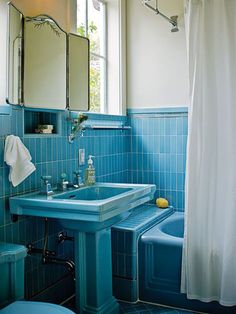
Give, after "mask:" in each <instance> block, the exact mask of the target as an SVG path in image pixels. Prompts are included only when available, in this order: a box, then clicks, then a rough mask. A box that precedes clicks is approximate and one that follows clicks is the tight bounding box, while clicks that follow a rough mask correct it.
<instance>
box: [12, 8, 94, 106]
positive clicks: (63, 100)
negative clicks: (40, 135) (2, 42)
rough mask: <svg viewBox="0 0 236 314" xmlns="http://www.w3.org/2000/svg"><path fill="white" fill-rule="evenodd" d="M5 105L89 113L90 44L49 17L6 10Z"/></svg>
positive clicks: (14, 9)
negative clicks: (6, 99)
mask: <svg viewBox="0 0 236 314" xmlns="http://www.w3.org/2000/svg"><path fill="white" fill-rule="evenodd" d="M8 29H9V31H8V56H9V60H8V101H9V103H11V104H20V105H23V106H25V107H30V108H44V109H61V110H62V109H70V110H74V111H77V110H78V111H87V110H88V109H89V40H88V39H87V38H85V37H81V36H78V35H74V34H67V33H66V32H65V31H63V30H62V29H61V28H60V27H59V25H58V24H57V23H56V21H54V20H53V19H52V18H51V17H49V16H47V15H39V16H36V17H25V16H23V15H22V14H21V12H20V11H18V10H17V9H16V8H15V7H14V6H13V5H11V4H9V25H8Z"/></svg>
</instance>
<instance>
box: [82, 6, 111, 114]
mask: <svg viewBox="0 0 236 314" xmlns="http://www.w3.org/2000/svg"><path fill="white" fill-rule="evenodd" d="M106 25H107V24H106V4H105V3H104V1H102V0H77V33H78V34H79V35H81V36H85V37H88V38H89V39H90V111H92V112H101V113H107V111H108V110H107V92H106V82H107V71H106V69H107V56H106V50H107V49H106V47H107V44H106Z"/></svg>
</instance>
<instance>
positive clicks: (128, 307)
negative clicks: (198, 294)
mask: <svg viewBox="0 0 236 314" xmlns="http://www.w3.org/2000/svg"><path fill="white" fill-rule="evenodd" d="M119 304H120V314H194V313H195V312H190V311H185V310H180V309H174V308H169V307H164V306H160V305H152V304H147V303H142V302H139V303H136V304H130V303H126V302H121V301H119ZM64 306H65V307H67V308H69V309H70V310H72V311H75V299H74V298H73V299H72V300H70V301H69V302H67V304H64ZM107 314H109V313H107Z"/></svg>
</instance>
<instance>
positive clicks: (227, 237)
mask: <svg viewBox="0 0 236 314" xmlns="http://www.w3.org/2000/svg"><path fill="white" fill-rule="evenodd" d="M185 5H186V29H187V45H188V59H189V76H190V99H191V106H190V110H189V138H188V156H187V178H186V214H185V216H186V217H185V218H186V220H185V237H184V249H183V263H182V283H181V292H183V293H187V297H188V298H189V299H198V300H201V301H204V302H210V301H213V300H216V301H218V302H219V303H220V304H222V305H225V306H233V305H236V1H235V0H189V1H186V3H185Z"/></svg>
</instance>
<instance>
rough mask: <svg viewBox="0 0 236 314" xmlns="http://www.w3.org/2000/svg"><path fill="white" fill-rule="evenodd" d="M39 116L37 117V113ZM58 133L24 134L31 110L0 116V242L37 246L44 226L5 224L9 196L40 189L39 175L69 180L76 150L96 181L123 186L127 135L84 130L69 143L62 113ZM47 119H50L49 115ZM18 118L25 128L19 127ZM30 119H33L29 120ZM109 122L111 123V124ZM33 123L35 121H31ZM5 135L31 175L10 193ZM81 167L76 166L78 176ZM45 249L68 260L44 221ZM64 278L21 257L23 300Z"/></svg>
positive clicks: (59, 270)
mask: <svg viewBox="0 0 236 314" xmlns="http://www.w3.org/2000/svg"><path fill="white" fill-rule="evenodd" d="M40 115H42V113H40ZM57 115H59V118H58V123H59V126H60V127H59V128H58V133H57V134H54V135H45V134H43V135H37V134H27V133H24V129H25V130H26V131H28V132H29V133H31V132H32V130H33V125H34V124H35V121H36V120H37V117H38V114H37V113H36V112H34V111H27V112H24V109H22V108H18V107H13V110H12V114H11V115H4V116H3V115H0V241H6V242H12V243H20V244H24V245H26V244H27V243H30V242H31V243H33V244H34V245H35V246H36V247H42V245H43V236H44V221H43V219H40V218H32V217H23V218H20V219H19V221H18V222H16V223H13V222H12V221H11V217H10V213H9V205H8V199H9V196H13V195H17V194H22V193H25V192H30V191H34V190H37V189H40V186H41V182H40V181H41V180H40V177H41V175H52V178H53V179H52V183H53V185H56V183H57V182H59V178H60V174H61V173H62V172H66V173H67V174H68V176H69V180H72V173H73V171H74V170H76V169H78V149H79V148H85V152H86V158H87V156H88V155H89V154H92V155H94V156H95V158H94V165H95V168H96V176H97V180H98V181H108V182H127V181H128V157H129V154H128V147H129V142H130V135H129V131H119V130H115V131H100V130H98V131H95V130H87V131H85V132H84V134H83V136H82V137H78V138H76V139H75V141H74V143H73V144H70V143H69V142H68V140H67V136H68V134H69V123H68V121H67V120H66V118H67V113H66V112H58V113H57ZM48 117H49V121H52V122H53V121H54V123H55V120H53V119H54V118H53V117H55V115H54V116H53V114H50V113H49V116H47V115H46V117H44V119H46V118H48ZM89 117H90V120H92V119H95V120H96V121H100V123H101V122H102V123H111V122H110V121H113V123H115V122H116V121H118V122H119V123H120V122H122V123H125V121H126V118H125V117H115V116H113V117H106V116H104V115H91V114H90V115H89ZM24 119H25V120H26V121H25V126H26V128H25V126H24V123H23V121H24ZM35 119H36V120H35ZM114 121H115V122H114ZM36 122H37V121H36ZM8 134H14V135H17V136H20V138H21V140H22V141H23V143H24V144H25V145H26V147H27V148H28V149H29V150H30V153H31V156H32V161H33V163H34V164H35V165H36V171H35V172H34V173H33V174H32V175H31V176H30V177H28V178H27V179H26V180H25V181H24V182H23V183H22V184H20V185H19V186H18V187H16V188H13V187H12V185H11V184H10V183H9V181H8V173H9V169H8V166H7V165H6V164H5V163H4V160H3V151H4V138H5V136H6V135H8ZM85 167H86V166H83V167H81V170H82V171H83V172H84V170H85ZM49 230H50V235H49V249H51V250H55V251H56V252H57V253H58V255H59V256H61V257H65V258H73V245H72V243H69V242H68V243H66V244H64V245H58V244H57V239H56V236H57V233H58V232H59V231H60V230H61V227H60V225H58V224H57V222H56V221H54V220H50V228H49ZM66 274H68V273H67V271H66V270H65V268H63V267H61V266H58V265H41V258H40V256H28V257H27V258H26V297H27V298H28V299H29V298H31V297H33V296H34V295H36V294H37V293H39V292H40V291H41V290H43V289H45V288H47V287H49V286H51V285H52V284H53V283H55V282H56V281H58V280H59V279H60V278H61V277H62V276H64V275H66Z"/></svg>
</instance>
